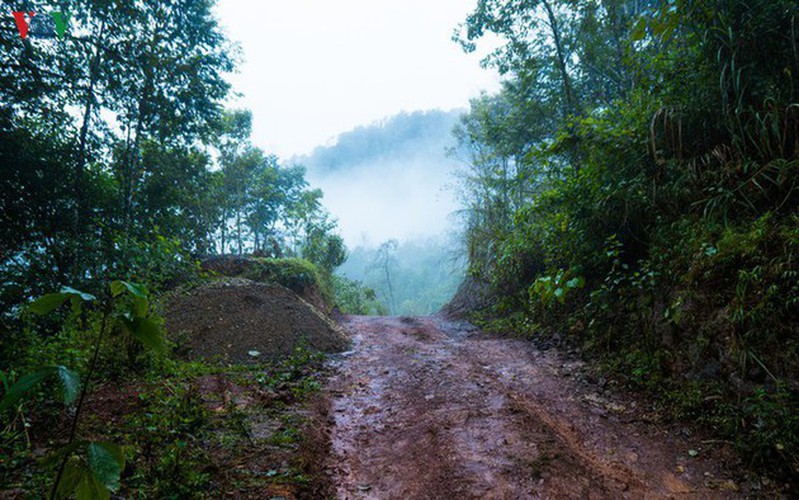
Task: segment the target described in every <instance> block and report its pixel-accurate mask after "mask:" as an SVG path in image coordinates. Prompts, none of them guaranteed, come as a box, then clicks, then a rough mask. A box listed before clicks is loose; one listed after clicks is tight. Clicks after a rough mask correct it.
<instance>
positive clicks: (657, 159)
mask: <svg viewBox="0 0 799 500" xmlns="http://www.w3.org/2000/svg"><path fill="white" fill-rule="evenodd" d="M798 14H799V10H798V9H797V4H796V3H795V2H792V1H772V0H769V1H765V0H764V1H753V2H738V1H726V0H719V1H705V0H698V1H693V0H674V1H663V2H649V1H640V2H626V1H625V2H617V1H602V2H594V1H586V2H567V1H557V0H541V1H535V2H521V1H510V2H504V1H497V0H481V1H479V2H478V5H477V7H476V8H475V10H474V11H473V13H472V14H471V15H470V16H469V17H468V19H467V20H466V21H465V22H464V23H463V25H462V26H461V28H460V30H459V31H458V33H457V34H456V38H457V39H458V40H459V41H460V42H461V44H462V45H463V47H464V48H465V49H466V50H467V51H469V50H473V49H474V47H475V44H477V43H479V42H480V40H481V38H483V37H484V36H486V35H488V34H492V35H496V36H497V37H498V38H499V39H500V40H501V41H502V44H501V45H500V47H499V49H498V50H496V51H494V52H493V53H492V54H491V55H490V56H489V57H488V58H487V59H486V61H485V62H486V64H489V65H492V66H494V67H496V68H498V69H499V70H500V71H501V72H502V73H503V74H504V75H505V78H506V81H505V83H504V85H503V88H502V91H501V92H499V93H498V94H495V95H483V96H481V97H480V98H477V99H475V100H474V101H473V102H472V106H471V111H470V112H469V113H468V114H467V115H465V116H464V117H463V119H462V120H461V123H460V125H459V126H458V127H457V129H456V135H457V137H458V140H459V145H458V147H457V148H455V149H454V150H453V155H456V156H457V157H459V158H461V159H463V160H464V161H466V163H467V165H468V168H467V169H464V171H463V172H462V174H461V183H460V188H461V195H462V200H463V204H464V210H463V212H462V219H463V221H464V224H465V238H464V241H465V247H466V251H467V253H468V256H469V263H470V264H469V275H470V277H471V280H472V281H473V283H474V284H475V285H474V287H472V291H474V290H477V289H480V290H485V289H486V288H487V289H488V290H489V293H488V294H487V295H486V296H485V297H484V298H486V300H484V304H483V305H484V306H485V307H484V309H483V311H482V314H480V317H481V318H482V319H483V321H484V324H486V325H489V326H490V327H492V328H494V329H497V330H500V331H506V332H515V333H521V334H526V335H529V336H530V337H534V338H538V339H544V338H546V339H555V340H560V341H562V342H565V343H569V344H571V345H576V346H579V347H581V348H582V350H583V352H584V355H585V356H586V357H587V358H590V359H594V360H595V361H596V362H597V363H600V364H601V365H602V366H603V367H605V369H606V370H607V372H608V373H611V374H613V375H614V376H615V377H617V378H618V380H619V381H620V382H621V383H622V384H623V385H626V386H628V387H629V388H633V389H636V390H642V391H644V392H646V393H648V394H649V397H650V398H651V399H652V401H653V402H654V404H655V405H657V406H658V407H659V408H660V409H661V410H663V411H664V412H665V414H666V415H669V416H671V417H676V418H680V419H685V420H694V421H697V422H701V423H702V424H704V425H706V426H707V427H708V428H709V429H711V430H712V431H714V432H715V433H716V434H717V436H718V438H719V440H720V441H721V442H730V443H733V444H734V445H735V447H737V449H738V450H740V451H741V452H742V453H743V456H744V457H745V458H746V460H747V461H748V463H749V464H751V465H753V466H757V467H761V468H763V469H770V470H771V471H775V470H779V471H781V473H782V474H783V475H785V476H786V477H791V476H794V477H795V474H796V473H797V472H798V471H799V392H798V390H799V386H797V382H799V379H798V378H797V373H799V372H798V371H797V368H799V338H797V332H798V331H799V307H798V306H799V263H798V262H797V252H798V251H799V216H797V208H798V203H799V191H798V190H797V179H799V170H797V169H798V168H799V160H797V149H798V148H799V114H798V113H797V103H799V85H797V81H796V79H797V75H799V59H798V58H797V46H799V38H798V37H797V32H798V31H797V17H799V16H798ZM462 292H463V293H462V295H468V290H462ZM461 300H463V298H462V299H461Z"/></svg>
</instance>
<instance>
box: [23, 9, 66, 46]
mask: <svg viewBox="0 0 799 500" xmlns="http://www.w3.org/2000/svg"><path fill="white" fill-rule="evenodd" d="M11 15H12V16H14V22H15V23H16V24H17V31H19V36H20V37H22V39H23V40H25V39H26V38H28V35H31V36H36V37H42V38H53V37H54V36H55V35H58V38H64V35H65V34H66V32H67V28H68V27H69V20H70V19H71V18H72V15H71V14H69V13H67V12H58V11H56V12H51V13H50V15H49V16H37V15H36V12H26V11H19V12H12V13H11Z"/></svg>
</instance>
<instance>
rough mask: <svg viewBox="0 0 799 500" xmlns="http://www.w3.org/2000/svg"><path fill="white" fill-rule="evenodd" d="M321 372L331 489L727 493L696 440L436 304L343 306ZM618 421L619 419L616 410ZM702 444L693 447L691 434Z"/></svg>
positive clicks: (380, 494) (458, 495) (571, 494)
mask: <svg viewBox="0 0 799 500" xmlns="http://www.w3.org/2000/svg"><path fill="white" fill-rule="evenodd" d="M344 326H345V327H346V328H348V329H349V330H350V331H351V332H352V335H353V338H354V344H353V345H354V347H353V351H351V352H350V353H348V354H347V355H345V356H344V357H343V359H342V361H341V364H340V366H339V370H338V375H336V376H335V377H334V379H333V380H332V383H331V388H330V394H331V398H332V400H333V403H332V404H333V406H332V413H333V421H334V424H333V429H332V447H333V451H332V456H331V459H330V460H331V463H330V469H331V470H332V472H333V475H334V481H335V483H336V485H337V493H338V496H339V498H370V499H371V498H380V499H384V498H397V499H417V498H430V499H434V498H441V499H445V498H446V499H463V498H489V499H491V498H497V499H499V498H502V499H506V498H507V499H515V498H729V497H734V496H737V495H738V494H739V493H737V486H736V485H735V483H734V482H732V481H730V480H728V479H726V478H725V476H724V474H723V472H721V471H722V468H721V466H720V464H719V463H716V462H713V461H712V459H711V458H710V457H706V456H705V453H704V452H703V453H699V456H698V457H693V458H692V457H691V455H695V454H696V452H695V451H693V450H694V449H695V448H697V446H699V445H697V443H695V442H692V441H691V440H689V439H687V438H686V437H680V436H675V435H673V433H671V432H667V431H666V430H663V429H659V428H658V427H657V426H655V425H653V424H645V423H640V422H629V420H630V419H629V418H627V417H629V415H627V410H626V408H625V405H622V404H619V403H614V402H613V401H612V400H611V399H612V398H609V397H607V396H600V395H599V394H598V393H597V392H596V388H594V389H593V390H592V389H591V387H590V386H587V385H586V384H581V383H576V382H574V381H573V380H572V379H570V378H569V373H570V370H572V371H573V367H574V366H575V365H577V364H576V363H575V362H565V361H563V360H562V359H560V358H558V356H557V355H555V354H550V353H542V352H540V351H537V350H536V349H535V348H533V347H532V346H531V345H530V344H529V343H528V342H523V341H517V340H509V339H498V338H495V337H490V336H487V335H483V334H480V333H479V332H476V331H474V330H473V329H471V328H470V327H469V325H467V324H464V323H453V322H449V321H446V320H444V319H441V318H436V317H432V318H370V317H351V318H347V319H346V320H344ZM625 422H627V423H625ZM700 449H701V448H700Z"/></svg>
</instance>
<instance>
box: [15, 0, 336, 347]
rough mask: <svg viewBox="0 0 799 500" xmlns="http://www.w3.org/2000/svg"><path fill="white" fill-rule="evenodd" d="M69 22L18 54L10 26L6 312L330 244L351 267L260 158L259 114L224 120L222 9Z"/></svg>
mask: <svg viewBox="0 0 799 500" xmlns="http://www.w3.org/2000/svg"><path fill="white" fill-rule="evenodd" d="M73 4H74V5H73ZM68 7H69V11H70V12H74V13H76V14H75V18H74V19H73V20H72V23H73V25H74V26H75V30H76V35H75V36H67V37H65V38H63V39H61V38H58V37H49V38H48V37H42V36H39V35H37V33H33V32H32V33H31V34H30V36H29V37H28V38H27V39H26V40H25V41H22V40H20V35H19V34H18V32H17V29H16V27H15V26H14V18H13V17H11V16H3V18H2V23H3V26H2V28H3V29H2V31H0V34H1V36H2V37H3V38H2V40H0V43H2V46H1V49H2V50H0V58H2V64H0V66H2V69H0V71H2V79H1V80H0V100H2V108H1V109H0V163H1V164H2V166H3V168H2V170H1V171H0V189H1V190H2V192H3V196H2V199H0V203H2V215H0V216H1V217H2V224H0V226H1V227H0V266H2V270H3V275H4V277H5V278H4V279H3V283H2V284H1V285H0V286H2V290H0V292H1V293H0V297H2V301H3V309H4V310H5V311H8V310H9V308H12V307H13V306H14V305H15V304H19V303H20V302H22V301H25V300H26V299H28V298H30V297H32V296H34V295H36V294H40V293H42V292H45V291H49V290H52V289H53V288H55V287H57V286H60V285H61V284H71V285H73V286H86V287H92V286H93V285H96V282H98V281H101V280H103V279H106V277H107V276H115V277H117V278H126V277H127V278H145V277H146V278H147V279H148V280H152V281H155V282H165V281H169V280H170V279H172V278H174V277H175V276H174V275H175V273H178V272H180V268H181V266H190V265H191V259H189V258H188V255H189V254H194V255H200V254H205V253H216V252H220V253H228V252H231V253H232V252H235V253H242V252H258V253H262V254H265V255H267V256H276V257H279V256H291V255H298V256H306V257H310V258H311V259H312V260H316V261H319V260H320V259H322V260H324V258H325V257H322V255H321V254H322V253H323V252H322V248H323V247H325V249H326V247H327V243H328V240H330V244H331V245H332V246H334V247H336V249H334V250H333V253H335V252H336V251H338V253H339V254H340V256H338V257H336V256H334V257H333V260H339V261H340V260H341V259H342V258H343V247H342V245H341V241H340V239H338V240H337V239H336V238H335V237H332V236H330V231H331V229H332V227H333V224H332V223H331V222H330V221H329V220H328V217H327V215H326V213H325V212H324V210H323V209H322V208H321V205H320V199H321V196H322V194H321V192H320V191H318V190H311V189H309V188H308V184H307V182H306V181H305V179H304V170H303V168H301V167H285V166H282V165H280V164H279V162H278V160H277V159H276V158H275V157H273V156H270V155H268V154H266V153H265V152H263V151H261V150H259V149H258V148H256V147H254V146H253V145H252V144H251V143H250V142H249V135H250V121H251V115H250V113H249V112H246V111H227V110H225V109H224V108H223V106H222V101H223V100H224V99H225V98H226V96H227V95H228V91H229V85H228V84H227V83H226V81H225V79H224V74H225V73H226V72H229V71H231V70H232V69H233V68H234V60H233V54H235V52H234V51H232V47H230V46H229V44H228V42H226V40H225V38H224V37H223V36H222V34H221V33H220V31H219V29H218V28H217V26H216V22H215V21H214V19H213V18H212V17H211V13H210V10H209V9H210V7H211V2H196V3H192V4H191V5H190V6H189V7H186V6H183V5H172V4H164V3H161V2H145V3H143V4H137V5H136V6H131V5H128V4H127V3H119V4H117V3H113V2H112V3H111V4H109V5H106V4H102V5H100V4H97V3H96V2H72V3H70V4H69V5H68ZM65 10H66V9H65ZM78 13H79V14H78ZM331 238H332V239H331ZM319 263H321V262H319ZM338 263H340V262H338ZM8 320H9V317H8V315H4V316H3V318H2V321H8ZM5 354H8V353H5Z"/></svg>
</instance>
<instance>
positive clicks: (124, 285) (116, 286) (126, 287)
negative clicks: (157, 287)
mask: <svg viewBox="0 0 799 500" xmlns="http://www.w3.org/2000/svg"><path fill="white" fill-rule="evenodd" d="M125 291H127V292H129V293H130V294H131V295H133V296H134V297H139V298H142V299H146V298H147V295H149V293H150V292H149V291H148V290H147V287H146V286H144V285H137V284H135V283H129V282H127V281H121V280H118V281H113V282H111V294H112V295H113V296H114V297H118V296H119V295H120V294H121V293H122V292H125Z"/></svg>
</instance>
